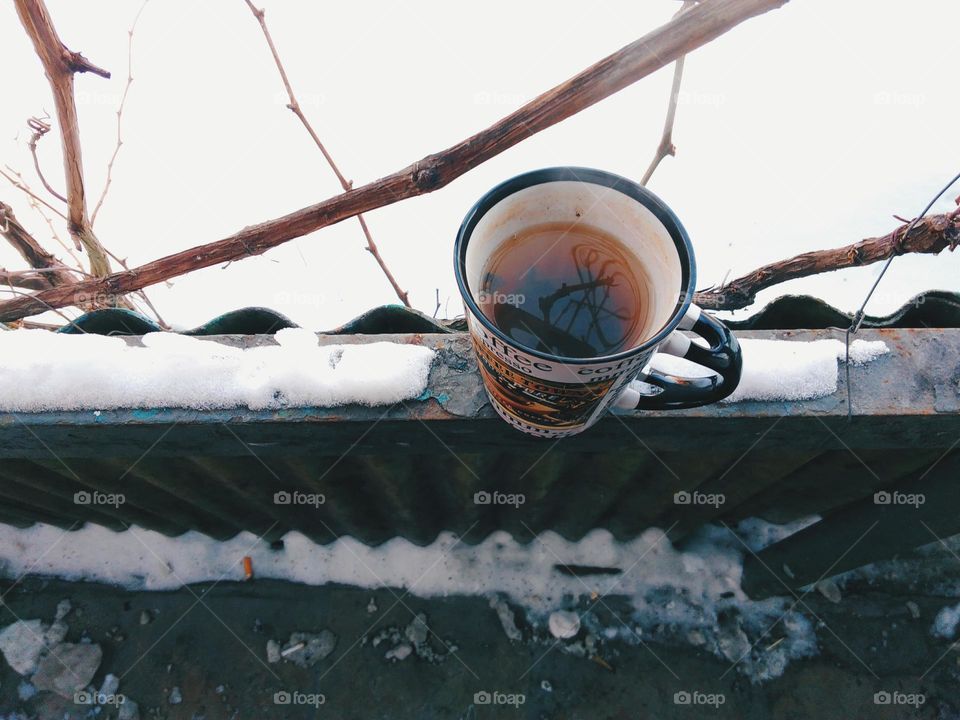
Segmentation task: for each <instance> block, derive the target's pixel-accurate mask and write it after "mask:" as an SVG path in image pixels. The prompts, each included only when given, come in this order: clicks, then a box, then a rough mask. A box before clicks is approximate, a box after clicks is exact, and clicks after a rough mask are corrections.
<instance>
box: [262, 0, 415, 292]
mask: <svg viewBox="0 0 960 720" xmlns="http://www.w3.org/2000/svg"><path fill="white" fill-rule="evenodd" d="M245 2H246V3H247V7H249V8H250V12H252V13H253V16H254V17H255V18H256V19H257V21H258V22H259V23H260V29H261V30H263V36H264V38H266V40H267V45H269V46H270V53H271V55H273V61H274V63H276V66H277V70H278V71H279V72H280V79H281V80H283V87H284V88H286V91H287V97H288V98H289V100H290V102H289V103H288V104H287V107H288V108H290V110H291V111H292V112H293V114H294V115H296V116H297V118H299V120H300V122H301V123H302V124H303V127H304V128H305V129H306V131H307V132H308V133H310V137H311V138H313V142H314V143H315V144H316V146H317V148H318V149H319V150H320V152H321V153H323V157H324V159H326V161H327V164H328V165H329V166H330V169H331V170H333V173H334V174H335V175H336V176H337V180H339V181H340V187H342V188H343V189H344V190H345V191H346V190H349V189H350V188H351V187H352V186H353V183H352V182H350V181H349V180H347V179H346V178H345V177H344V176H343V173H341V172H340V168H338V167H337V164H336V163H335V162H334V161H333V157H331V155H330V153H329V152H328V151H327V148H326V147H325V146H324V144H323V143H322V142H320V137H319V136H318V135H317V133H316V131H315V130H314V129H313V126H312V125H311V124H310V121H309V120H307V116H306V115H304V113H303V110H302V109H301V107H300V103H299V102H297V97H296V95H294V93H293V86H292V85H291V84H290V78H289V77H287V71H286V70H285V69H284V67H283V63H282V62H281V61H280V54H279V53H278V52H277V46H276V45H275V44H274V42H273V36H271V35H270V30H269V29H268V28H267V21H266V17H265V14H266V11H265V10H263V9H262V8H260V9H257V7H256V6H255V5H254V4H253V2H251V0H245ZM357 221H358V222H359V223H360V228H361V229H362V230H363V235H364V237H366V239H367V252H369V253H370V254H371V255H373V259H374V260H376V261H377V265H379V266H380V269H381V270H382V271H383V274H384V275H386V277H387V280H388V281H389V282H390V285H391V286H392V287H393V291H394V292H395V293H396V294H397V297H398V298H400V302H402V303H403V304H404V305H406V306H407V307H410V299H409V296H408V294H407V291H406V290H404V289H403V288H401V287H400V284H399V283H398V282H397V280H396V278H395V277H394V276H393V273H392V272H390V268H388V267H387V263H386V262H385V261H384V259H383V257H382V256H381V255H380V249H379V248H378V247H377V244H376V243H375V242H374V241H373V235H371V234H370V228H369V227H367V221H366V219H365V218H364V217H363V215H362V214H358V215H357Z"/></svg>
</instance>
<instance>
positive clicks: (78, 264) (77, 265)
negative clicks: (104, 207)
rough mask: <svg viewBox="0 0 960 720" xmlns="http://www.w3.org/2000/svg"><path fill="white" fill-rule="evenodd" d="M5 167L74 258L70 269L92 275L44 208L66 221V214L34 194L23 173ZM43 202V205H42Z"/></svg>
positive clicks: (55, 238)
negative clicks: (61, 235) (65, 240)
mask: <svg viewBox="0 0 960 720" xmlns="http://www.w3.org/2000/svg"><path fill="white" fill-rule="evenodd" d="M5 167H6V168H7V170H8V171H9V172H10V173H11V174H12V175H13V176H14V177H15V178H16V180H13V179H12V178H10V177H8V176H7V175H6V174H5V173H3V171H2V170H0V174H2V175H3V176H4V177H6V178H7V180H9V181H10V182H11V184H12V185H13V186H14V187H15V188H17V189H18V190H20V191H22V192H23V193H24V194H25V195H26V196H27V202H28V203H29V204H30V207H31V208H32V209H33V210H34V212H36V213H37V215H39V216H40V217H41V218H43V221H44V222H45V223H46V224H47V227H48V228H49V229H50V235H51V237H52V238H53V239H54V240H55V241H56V243H57V245H59V246H60V247H61V248H62V249H63V251H64V252H65V253H67V255H69V256H70V259H71V260H73V262H74V264H73V265H72V266H70V269H71V270H73V271H75V272H78V273H80V274H81V275H85V276H90V275H89V273H87V272H86V271H85V270H84V269H83V262H82V261H81V260H80V257H79V256H78V255H77V253H76V251H75V250H74V248H73V246H72V245H70V244H68V243H66V242H64V240H63V238H62V237H60V233H59V232H57V228H56V226H54V224H53V220H52V219H51V218H50V216H49V215H47V213H46V212H45V211H44V209H43V208H44V207H45V208H47V209H48V210H53V212H55V213H57V215H59V216H60V218H61V219H62V220H64V221H66V219H67V218H66V216H65V215H64V214H63V213H61V212H58V211H57V210H56V208H53V207H52V206H51V205H50V204H49V203H47V202H45V201H44V200H43V199H42V198H40V197H38V196H37V195H36V194H34V192H33V190H32V189H31V188H30V185H29V184H27V181H26V180H24V179H23V174H22V173H21V172H20V171H19V170H15V169H13V168H12V167H10V166H9V165H6V166H5ZM41 204H42V205H43V207H41Z"/></svg>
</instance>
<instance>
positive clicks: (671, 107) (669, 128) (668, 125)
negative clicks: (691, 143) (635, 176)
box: [640, 0, 696, 186]
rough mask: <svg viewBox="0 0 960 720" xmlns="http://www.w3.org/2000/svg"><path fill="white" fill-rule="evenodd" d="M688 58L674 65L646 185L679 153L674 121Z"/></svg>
mask: <svg viewBox="0 0 960 720" xmlns="http://www.w3.org/2000/svg"><path fill="white" fill-rule="evenodd" d="M695 4H696V0H684V3H683V6H682V7H681V8H680V9H679V10H678V11H677V13H676V14H675V15H674V16H673V17H674V18H677V17H679V16H680V15H681V14H682V13H683V12H684V11H686V10H688V9H689V8H691V7H692V6H693V5H695ZM686 59H687V56H686V55H681V56H680V57H679V58H677V62H676V63H674V65H673V84H672V86H671V87H670V99H669V101H668V102H667V118H666V120H665V121H664V123H663V135H662V136H661V137H660V144H659V145H657V151H656V153H654V156H653V160H651V161H650V166H649V167H648V168H647V171H646V172H645V173H644V174H643V178H642V179H641V180H640V184H641V185H644V186H646V184H647V183H648V182H650V178H651V177H653V173H654V172H655V171H656V169H657V167H659V165H660V161H661V160H663V159H664V158H665V157H667V155H670V156H673V155H676V154H677V147H676V145H674V144H673V121H674V119H675V118H676V116H677V101H678V99H679V98H680V83H681V82H682V81H683V64H684V61H685V60H686Z"/></svg>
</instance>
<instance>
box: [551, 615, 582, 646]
mask: <svg viewBox="0 0 960 720" xmlns="http://www.w3.org/2000/svg"><path fill="white" fill-rule="evenodd" d="M547 624H548V625H549V627H550V634H551V635H553V636H554V637H555V638H560V639H561V640H567V639H569V638H572V637H573V636H574V635H576V634H577V633H578V632H580V617H579V616H578V615H577V614H576V613H575V612H571V611H569V610H556V611H555V612H552V613H550V619H549V620H548V622H547Z"/></svg>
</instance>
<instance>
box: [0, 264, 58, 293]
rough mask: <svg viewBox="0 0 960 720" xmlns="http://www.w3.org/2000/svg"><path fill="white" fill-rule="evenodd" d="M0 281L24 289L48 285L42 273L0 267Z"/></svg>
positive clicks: (40, 287)
mask: <svg viewBox="0 0 960 720" xmlns="http://www.w3.org/2000/svg"><path fill="white" fill-rule="evenodd" d="M0 283H2V284H3V285H10V286H12V287H18V288H23V289H24V290H43V289H44V288H48V287H50V285H49V284H48V283H47V280H46V278H44V277H43V275H38V274H37V272H36V271H35V270H7V269H5V268H0Z"/></svg>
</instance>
